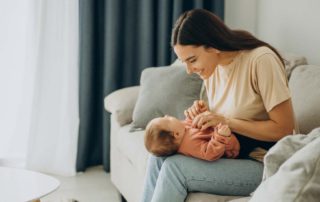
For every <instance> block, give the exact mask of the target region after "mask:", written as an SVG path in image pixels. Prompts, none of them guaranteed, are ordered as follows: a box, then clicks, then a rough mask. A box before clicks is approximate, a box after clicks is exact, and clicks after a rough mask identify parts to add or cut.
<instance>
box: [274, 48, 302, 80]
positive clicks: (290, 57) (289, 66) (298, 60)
mask: <svg viewBox="0 0 320 202" xmlns="http://www.w3.org/2000/svg"><path fill="white" fill-rule="evenodd" d="M280 54H281V56H282V57H283V58H284V64H285V68H286V73H287V77H288V79H289V78H290V76H291V72H292V71H293V70H294V68H296V67H297V66H299V65H306V64H307V59H306V58H305V57H303V56H300V55H297V54H295V53H288V52H282V53H280Z"/></svg>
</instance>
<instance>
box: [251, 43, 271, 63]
mask: <svg viewBox="0 0 320 202" xmlns="http://www.w3.org/2000/svg"><path fill="white" fill-rule="evenodd" d="M245 55H246V56H247V57H248V58H251V59H253V60H257V59H259V58H261V57H264V56H266V57H270V56H271V57H274V56H276V53H275V52H273V50H271V49H270V48H269V47H267V46H260V47H257V48H254V49H252V50H247V51H245Z"/></svg>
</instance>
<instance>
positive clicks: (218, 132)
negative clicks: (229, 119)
mask: <svg viewBox="0 0 320 202" xmlns="http://www.w3.org/2000/svg"><path fill="white" fill-rule="evenodd" d="M213 136H214V138H215V139H216V140H217V141H218V142H221V143H223V144H229V142H230V137H231V130H230V128H229V126H228V125H223V124H221V123H219V124H218V125H217V126H216V127H215V129H214V134H213Z"/></svg>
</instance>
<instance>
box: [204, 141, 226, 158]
mask: <svg viewBox="0 0 320 202" xmlns="http://www.w3.org/2000/svg"><path fill="white" fill-rule="evenodd" d="M225 150H226V145H225V144H224V143H221V142H219V141H217V140H216V139H215V138H214V137H213V136H212V137H211V139H210V141H203V142H202V144H201V146H200V157H199V158H201V159H204V160H207V161H214V160H217V159H219V158H221V157H222V156H223V155H224V153H225Z"/></svg>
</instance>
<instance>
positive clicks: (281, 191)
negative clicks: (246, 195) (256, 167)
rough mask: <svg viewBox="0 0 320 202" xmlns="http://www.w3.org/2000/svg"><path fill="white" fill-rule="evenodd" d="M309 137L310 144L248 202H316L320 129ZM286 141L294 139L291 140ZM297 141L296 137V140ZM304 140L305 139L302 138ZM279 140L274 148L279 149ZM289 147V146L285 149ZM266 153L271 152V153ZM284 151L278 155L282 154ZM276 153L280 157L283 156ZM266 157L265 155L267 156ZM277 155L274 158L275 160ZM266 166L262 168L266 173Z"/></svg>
mask: <svg viewBox="0 0 320 202" xmlns="http://www.w3.org/2000/svg"><path fill="white" fill-rule="evenodd" d="M308 136H312V137H313V138H311V139H309V140H312V141H311V142H309V143H308V144H306V145H305V146H304V147H302V148H301V149H299V150H297V151H296V152H295V153H293V155H292V156H291V157H290V156H288V159H287V160H286V161H284V162H283V163H282V160H281V159H282V157H281V159H280V160H281V161H280V162H279V163H280V164H281V165H280V167H279V168H278V169H275V173H274V174H273V175H271V177H269V178H267V179H266V180H264V181H263V182H262V183H261V184H260V186H259V187H258V188H257V190H256V191H255V192H254V194H253V196H252V198H251V200H250V202H269V201H279V202H280V201H306V202H311V201H314V202H316V201H319V198H320V192H319V190H320V149H319V145H320V128H317V129H314V130H313V131H312V132H311V133H310V134H308ZM287 138H296V137H295V135H294V136H290V137H287ZM299 138H300V137H298V139H299ZM305 138H308V137H307V136H305ZM279 143H281V140H280V141H279V142H278V143H277V144H276V145H275V146H274V147H277V146H281V144H279ZM288 146H290V145H288ZM269 152H272V151H271V150H270V151H269ZM285 152H286V151H281V153H285ZM281 153H279V155H280V156H281V155H282V154H281ZM267 155H268V154H267ZM276 155H277V154H275V156H276ZM266 164H268V162H265V168H264V169H268V166H267V165H266Z"/></svg>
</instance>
